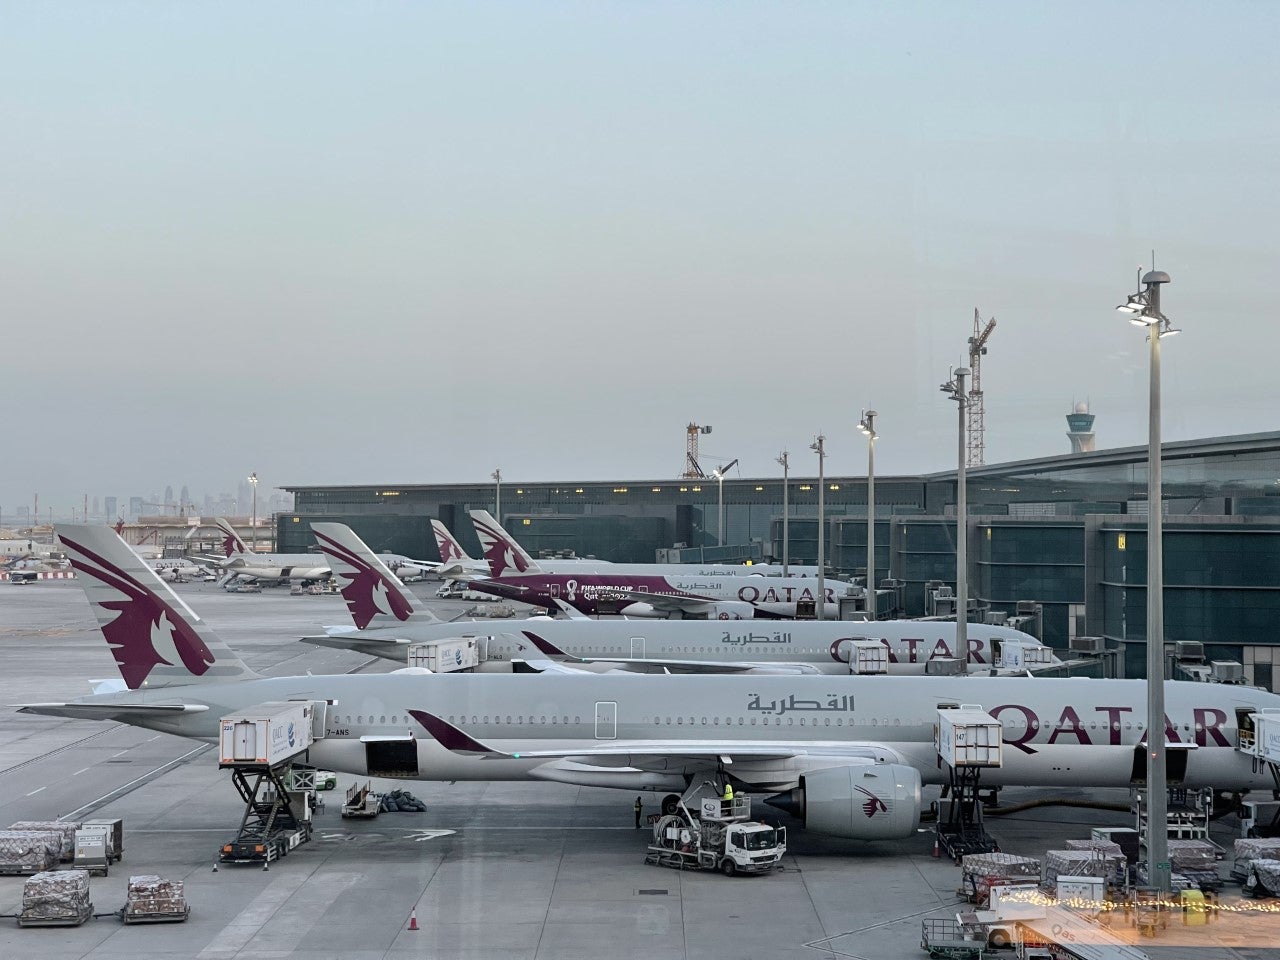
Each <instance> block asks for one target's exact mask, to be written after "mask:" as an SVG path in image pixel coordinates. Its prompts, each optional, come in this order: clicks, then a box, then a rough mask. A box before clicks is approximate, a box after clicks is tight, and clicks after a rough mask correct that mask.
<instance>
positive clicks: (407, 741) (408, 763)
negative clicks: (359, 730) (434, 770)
mask: <svg viewBox="0 0 1280 960" xmlns="http://www.w3.org/2000/svg"><path fill="white" fill-rule="evenodd" d="M360 742H361V743H363V744H364V758H365V769H366V770H368V771H369V776H371V777H387V778H390V779H399V780H412V779H414V778H416V777H417V776H418V741H417V740H415V739H414V738H413V737H361V738H360Z"/></svg>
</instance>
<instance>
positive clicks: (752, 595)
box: [467, 510, 862, 620]
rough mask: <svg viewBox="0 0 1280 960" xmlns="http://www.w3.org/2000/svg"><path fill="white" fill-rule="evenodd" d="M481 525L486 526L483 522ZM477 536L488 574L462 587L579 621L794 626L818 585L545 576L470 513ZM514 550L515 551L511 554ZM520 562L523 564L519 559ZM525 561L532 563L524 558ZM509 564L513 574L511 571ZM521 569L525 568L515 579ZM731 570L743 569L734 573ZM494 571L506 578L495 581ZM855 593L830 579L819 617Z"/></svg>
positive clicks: (611, 574)
mask: <svg viewBox="0 0 1280 960" xmlns="http://www.w3.org/2000/svg"><path fill="white" fill-rule="evenodd" d="M486 518H487V519H486ZM472 519H473V520H474V521H475V524H476V533H477V534H478V535H479V537H480V542H481V543H482V544H483V545H484V552H485V557H486V558H487V559H488V560H489V565H490V567H491V568H492V570H493V571H494V576H492V577H489V578H487V579H478V580H471V581H468V583H467V587H468V589H471V590H476V591H478V592H480V593H489V594H493V595H494V596H496V597H501V598H502V599H504V600H518V601H520V602H522V603H532V604H540V605H541V606H544V607H548V608H550V609H552V610H555V609H557V608H558V607H559V605H560V602H561V601H562V600H563V601H564V602H565V603H567V604H570V605H571V606H573V607H575V608H577V609H578V610H580V611H582V612H583V613H587V614H591V613H620V614H622V615H623V616H627V617H674V618H681V617H698V618H701V619H712V620H748V619H752V618H755V617H765V618H768V617H773V618H780V619H789V618H793V617H795V616H796V614H797V609H798V608H797V604H799V603H806V602H807V603H812V602H814V601H815V600H816V599H817V590H818V583H817V581H816V580H815V579H813V578H811V577H810V578H803V577H760V576H744V575H741V574H729V575H724V574H721V573H719V572H716V573H713V574H706V572H705V570H703V571H702V572H700V573H699V574H698V575H696V576H695V575H690V574H683V573H682V574H674V573H669V574H666V575H662V574H658V573H655V572H654V567H656V566H657V565H656V564H655V565H654V566H650V565H648V564H641V565H640V566H642V567H643V568H644V572H642V573H628V572H626V571H627V570H628V569H634V568H635V566H636V565H635V564H616V565H615V566H614V567H612V568H606V569H603V570H600V571H599V572H596V573H591V572H585V571H584V572H582V573H552V572H549V571H544V570H542V569H540V568H538V569H535V568H533V567H529V566H527V563H528V561H520V562H519V563H517V562H516V561H515V560H514V559H513V557H515V556H516V555H515V554H513V552H512V544H514V542H515V541H512V540H510V539H509V538H508V537H507V534H506V531H504V530H502V528H501V527H500V526H498V525H497V523H496V522H492V518H491V517H489V516H488V514H486V513H485V512H484V511H482V510H477V511H472ZM516 548H517V549H518V545H517V547H516ZM521 553H522V554H523V555H524V557H528V554H525V553H524V552H523V551H521ZM498 557H501V558H502V559H495V558H498ZM529 560H532V558H529ZM513 563H514V564H515V567H514V570H515V571H516V572H512V567H511V565H512V564H513ZM520 563H524V564H526V566H525V569H524V571H523V572H519V566H520ZM735 569H737V570H745V569H748V568H746V567H737V568H735ZM499 570H504V571H507V572H505V573H503V574H501V575H499V574H498V571H499ZM853 590H857V591H859V592H861V590H862V588H861V587H854V586H852V585H851V584H849V583H846V582H845V581H842V580H836V579H834V578H828V579H827V580H826V581H825V582H824V583H823V594H824V601H823V616H824V617H825V618H826V619H828V620H835V619H838V618H839V616H840V607H839V600H840V598H841V597H842V596H847V595H849V594H850V592H851V591H853Z"/></svg>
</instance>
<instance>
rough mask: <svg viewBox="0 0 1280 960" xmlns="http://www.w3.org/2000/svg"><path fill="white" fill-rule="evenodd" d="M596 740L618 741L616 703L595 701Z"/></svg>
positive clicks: (612, 701) (614, 701) (613, 701)
mask: <svg viewBox="0 0 1280 960" xmlns="http://www.w3.org/2000/svg"><path fill="white" fill-rule="evenodd" d="M596 739H597V740H617V739H618V701H616V700H597V701H596Z"/></svg>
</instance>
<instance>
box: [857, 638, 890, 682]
mask: <svg viewBox="0 0 1280 960" xmlns="http://www.w3.org/2000/svg"><path fill="white" fill-rule="evenodd" d="M849 646H850V648H851V649H850V651H849V672H850V673H856V674H860V675H862V674H876V673H888V672H889V648H888V647H886V646H885V645H884V644H883V643H881V642H880V641H879V640H854V641H853V642H852V643H851V644H850V645H849Z"/></svg>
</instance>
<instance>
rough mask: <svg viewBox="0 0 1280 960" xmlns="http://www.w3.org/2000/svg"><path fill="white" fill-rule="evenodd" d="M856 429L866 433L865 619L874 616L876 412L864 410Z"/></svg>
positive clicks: (873, 617) (870, 618)
mask: <svg viewBox="0 0 1280 960" xmlns="http://www.w3.org/2000/svg"><path fill="white" fill-rule="evenodd" d="M858 429H859V430H861V431H862V432H863V433H865V434H866V435H867V619H868V620H874V619H875V618H876V440H877V439H879V434H877V433H876V412H875V411H874V410H864V411H863V413H862V420H861V421H860V422H859V423H858Z"/></svg>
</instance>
